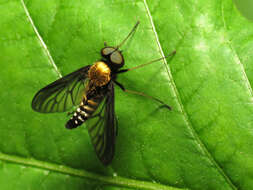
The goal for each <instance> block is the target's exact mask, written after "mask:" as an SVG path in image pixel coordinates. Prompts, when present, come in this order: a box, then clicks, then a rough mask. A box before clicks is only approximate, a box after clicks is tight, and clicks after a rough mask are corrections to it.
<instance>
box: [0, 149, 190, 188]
mask: <svg viewBox="0 0 253 190" xmlns="http://www.w3.org/2000/svg"><path fill="white" fill-rule="evenodd" d="M0 160H2V161H7V162H10V163H15V164H20V165H26V166H30V167H35V168H40V169H44V170H49V171H54V172H58V173H61V174H67V175H71V176H75V177H80V178H87V179H91V180H95V181H100V182H103V183H105V184H111V185H115V186H121V187H128V188H136V189H149V190H186V189H182V188H175V187H171V186H166V185H162V184H158V183H152V182H149V181H140V180H135V179H129V178H124V177H120V176H115V177H113V176H102V175H99V174H96V173H92V172H88V171H85V170H81V169H74V168H71V167H67V166H63V165H58V164H54V163H49V162H45V161H39V160H36V159H33V158H23V157H19V156H15V155H8V154H5V153H1V152H0ZM44 180H45V179H44ZM44 180H43V181H44ZM43 181H42V182H43Z"/></svg>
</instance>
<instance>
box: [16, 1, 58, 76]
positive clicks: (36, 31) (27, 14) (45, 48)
mask: <svg viewBox="0 0 253 190" xmlns="http://www.w3.org/2000/svg"><path fill="white" fill-rule="evenodd" d="M20 1H21V4H22V6H23V8H24V11H25V14H26V16H27V18H28V20H29V22H30V23H31V26H32V28H33V30H34V32H35V34H36V36H37V37H38V40H39V42H40V44H41V46H42V48H43V49H44V50H45V52H46V54H47V57H48V59H49V63H50V64H51V65H52V66H53V68H54V70H55V72H56V73H57V75H58V76H59V77H62V75H61V73H60V71H59V69H58V68H57V66H56V64H55V62H54V60H53V58H52V56H51V54H50V52H49V50H48V48H47V45H46V44H45V42H44V41H43V39H42V37H41V35H40V34H39V32H38V30H37V28H36V26H35V25H34V22H33V20H32V18H31V15H30V13H29V11H28V9H27V7H26V5H25V2H24V0H20Z"/></svg>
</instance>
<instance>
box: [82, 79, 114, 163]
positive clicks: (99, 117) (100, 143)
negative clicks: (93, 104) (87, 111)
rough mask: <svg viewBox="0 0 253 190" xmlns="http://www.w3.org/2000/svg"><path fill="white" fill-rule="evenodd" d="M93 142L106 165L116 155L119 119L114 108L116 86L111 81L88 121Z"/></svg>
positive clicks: (99, 156)
mask: <svg viewBox="0 0 253 190" xmlns="http://www.w3.org/2000/svg"><path fill="white" fill-rule="evenodd" d="M86 125H87V127H88V131H89V134H90V137H91V141H92V144H93V146H94V149H95V151H96V154H97V156H98V158H99V159H100V161H101V162H102V163H103V164H104V165H108V164H110V163H111V161H112V159H113V157H114V150H115V139H116V133H117V121H116V116H115V110H114V86H113V83H112V82H110V83H109V85H108V91H107V92H106V94H105V98H104V100H103V101H102V102H101V104H100V105H99V107H98V108H97V110H96V111H95V113H94V114H93V116H92V117H91V118H89V119H88V120H87V121H86Z"/></svg>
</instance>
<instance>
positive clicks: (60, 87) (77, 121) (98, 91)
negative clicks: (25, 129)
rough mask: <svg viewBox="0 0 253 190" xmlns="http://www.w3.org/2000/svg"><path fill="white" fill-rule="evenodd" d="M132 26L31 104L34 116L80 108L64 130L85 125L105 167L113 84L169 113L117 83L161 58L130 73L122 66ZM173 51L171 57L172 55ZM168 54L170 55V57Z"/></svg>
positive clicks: (112, 123)
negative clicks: (97, 56)
mask: <svg viewBox="0 0 253 190" xmlns="http://www.w3.org/2000/svg"><path fill="white" fill-rule="evenodd" d="M138 25H139V22H137V23H136V24H135V26H134V27H133V29H132V30H131V32H130V33H129V34H128V35H127V37H126V38H125V39H124V40H123V41H122V42H121V43H120V44H119V45H118V46H116V47H111V46H107V45H106V44H105V47H104V48H103V49H102V50H101V56H102V58H101V60H99V61H96V62H95V63H94V64H93V65H87V66H85V67H83V68H81V69H79V70H77V71H74V72H73V73H70V74H68V75H66V76H64V77H62V78H60V79H58V80H56V81H55V82H53V83H51V84H49V85H48V86H46V87H44V88H42V89H41V90H40V91H38V92H37V94H36V95H35V96H34V98H33V100H32V108H33V110H35V111H37V112H42V113H53V112H65V111H68V110H69V109H71V108H72V107H73V106H77V105H79V107H78V108H77V110H76V111H75V112H74V113H73V116H72V117H71V118H70V120H69V121H68V122H67V123H66V128H68V129H73V128H76V127H78V126H80V125H81V124H82V123H84V122H85V123H86V125H87V128H88V132H89V134H90V138H91V141H92V144H93V146H94V149H95V151H96V154H97V156H98V158H99V159H100V161H101V162H102V163H103V164H104V165H108V164H110V163H111V161H112V159H113V156H114V150H115V138H116V135H117V125H118V123H117V119H116V116H115V110H114V84H116V85H117V86H119V87H120V88H121V89H122V90H123V91H125V92H130V93H133V94H138V95H142V96H145V97H148V98H151V99H153V100H155V101H157V102H159V103H161V104H162V105H163V106H166V107H167V108H168V109H170V107H169V106H168V105H167V104H165V103H163V102H162V101H161V100H159V99H157V98H154V97H152V96H148V95H145V94H144V93H140V92H135V91H130V90H126V89H125V88H124V86H123V85H122V84H120V83H119V82H117V81H116V79H117V75H118V74H120V73H125V72H127V71H130V70H133V69H137V68H140V67H143V66H145V65H148V64H151V63H154V62H156V61H159V60H161V59H164V57H163V58H160V59H156V60H153V61H151V62H149V63H146V64H143V65H139V66H137V67H133V68H130V69H120V68H122V67H123V66H124V57H123V55H122V52H121V51H120V49H119V48H120V47H121V46H122V45H123V44H124V43H125V41H126V40H127V39H128V38H129V37H130V36H131V35H132V34H133V33H134V32H135V30H136V28H137V26H138ZM174 53H175V51H174V52H173V53H172V54H174ZM172 54H170V55H172Z"/></svg>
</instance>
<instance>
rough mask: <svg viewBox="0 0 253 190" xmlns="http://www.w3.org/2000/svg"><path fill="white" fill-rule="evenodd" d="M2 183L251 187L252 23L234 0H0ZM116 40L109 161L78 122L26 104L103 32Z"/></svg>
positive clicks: (94, 50)
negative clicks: (114, 121) (119, 51)
mask: <svg viewBox="0 0 253 190" xmlns="http://www.w3.org/2000/svg"><path fill="white" fill-rule="evenodd" d="M0 16H1V18H2V19H0V28H1V30H0V50H1V55H0V64H1V70H0V76H1V80H0V89H1V94H0V98H1V102H0V113H1V117H0V139H1V141H0V152H1V153H0V160H1V162H0V171H1V172H0V187H1V189H4V190H5V189H6V190H8V189H29V188H30V189H35V188H36V189H55V188H56V187H57V188H59V189H70V188H71V189H73V190H77V189H84V188H85V189H95V188H96V189H119V188H121V189H192V190H198V189H201V190H203V189H204V190H213V189H221V190H235V189H243V190H248V189H251V188H252V187H253V180H252V178H253V150H252V148H251V147H252V145H253V130H252V129H253V123H252V119H251V114H252V111H253V104H252V101H253V99H252V96H253V93H252V82H253V78H252V76H253V75H252V72H253V67H252V64H251V63H252V61H253V56H252V53H251V52H252V49H253V48H252V47H253V38H252V36H253V24H252V23H250V22H249V21H247V20H246V19H245V18H243V17H242V16H241V15H240V14H239V13H238V11H237V10H236V8H235V6H234V5H233V3H232V1H229V0H225V1H222V2H220V1H218V0H212V1H211V0H208V1H204V0H203V1H198V2H196V1H191V0H190V1H187V2H186V1H166V0H160V1H154V0H149V1H146V0H142V1H130V0H129V1H119V0H117V1H116V0H110V1H109V0H107V1H102V0H95V1H87V0H77V1H70V0H64V1H60V0H43V1H42V0H25V1H23V0H12V1H4V0H2V1H1V2H0ZM137 20H140V23H141V24H140V26H139V28H138V29H137V31H136V33H135V34H134V36H133V37H132V38H130V39H129V41H128V42H127V44H125V45H124V46H123V54H124V57H125V68H129V67H133V66H136V65H140V64H142V63H146V62H148V61H150V60H153V59H157V58H160V57H162V56H164V55H168V54H169V53H170V52H172V51H173V50H176V51H177V53H176V55H175V56H174V57H169V58H167V59H166V60H164V61H161V62H158V63H155V64H152V65H149V66H147V67H144V68H142V69H138V70H134V71H131V72H129V73H125V74H124V75H123V74H122V76H119V81H120V82H122V83H123V84H124V85H125V87H126V88H127V89H131V90H136V91H140V92H144V93H146V94H149V95H152V96H154V97H157V98H159V99H161V100H162V101H164V102H166V103H167V104H169V105H171V106H172V107H173V110H172V111H168V110H167V109H161V108H159V106H160V105H159V104H157V103H156V102H153V101H152V100H149V99H145V98H144V97H139V96H136V95H131V94H125V93H123V92H122V91H121V90H120V89H116V93H115V94H116V95H115V96H116V113H117V118H118V122H119V131H118V137H117V144H116V154H115V158H114V160H113V162H112V164H111V166H109V167H106V168H105V167H104V166H102V165H101V163H100V162H99V160H98V159H97V158H96V155H95V152H94V150H93V147H92V144H91V142H90V139H89V136H88V133H87V130H86V129H85V125H83V126H82V127H79V128H77V129H75V130H71V131H70V130H67V129H65V128H64V125H65V122H66V121H67V120H68V117H66V113H58V114H40V113H35V112H34V111H32V109H31V100H32V98H33V96H34V94H35V93H36V92H37V91H38V90H39V89H41V88H42V87H44V86H45V85H47V84H49V83H50V82H52V81H54V80H56V79H57V78H59V77H61V76H64V75H66V74H68V73H70V72H73V71H75V70H76V69H78V68H80V67H83V66H85V65H88V64H92V63H93V62H94V61H96V60H99V59H100V58H101V57H100V49H101V48H102V47H103V46H104V41H106V42H107V44H108V45H111V46H116V45H117V44H119V43H120V42H121V41H122V40H123V39H124V37H125V36H126V35H127V34H128V32H129V31H130V30H131V28H132V27H133V26H134V24H135V23H136V22H137Z"/></svg>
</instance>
